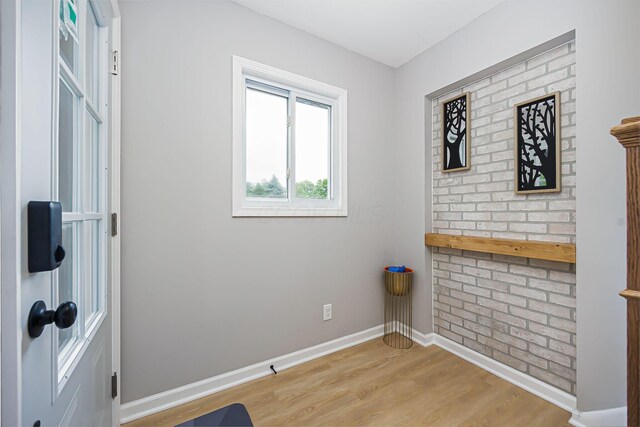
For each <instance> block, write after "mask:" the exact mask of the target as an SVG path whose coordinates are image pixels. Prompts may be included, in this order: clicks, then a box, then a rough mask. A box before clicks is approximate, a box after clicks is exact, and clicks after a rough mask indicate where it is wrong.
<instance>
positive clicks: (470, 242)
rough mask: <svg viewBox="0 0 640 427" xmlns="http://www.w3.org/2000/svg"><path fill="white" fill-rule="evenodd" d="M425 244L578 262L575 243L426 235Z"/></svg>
mask: <svg viewBox="0 0 640 427" xmlns="http://www.w3.org/2000/svg"><path fill="white" fill-rule="evenodd" d="M424 243H425V245H427V246H436V247H440V248H451V249H462V250H465V251H476V252H485V253H490V254H500V255H511V256H517V257H523V258H535V259H544V260H547V261H558V262H568V263H572V264H575V262H576V245H575V244H573V243H554V242H539V241H533V240H512V239H498V238H495V237H471V236H454V235H450V234H438V233H427V234H425V235H424Z"/></svg>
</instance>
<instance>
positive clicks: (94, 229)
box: [87, 220, 102, 317]
mask: <svg viewBox="0 0 640 427" xmlns="http://www.w3.org/2000/svg"><path fill="white" fill-rule="evenodd" d="M87 223H88V226H89V236H90V237H89V238H90V239H91V242H90V248H91V253H90V254H87V255H88V256H89V259H88V260H87V261H88V265H87V268H88V270H89V283H87V285H88V287H87V291H88V293H89V310H87V311H88V317H91V316H92V315H94V314H95V313H97V312H98V311H99V310H100V294H101V289H102V271H101V269H102V266H101V265H100V255H101V253H100V252H101V250H100V249H101V233H100V229H101V224H102V221H100V220H97V221H88V222H87Z"/></svg>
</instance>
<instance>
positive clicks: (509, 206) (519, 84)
mask: <svg viewBox="0 0 640 427" xmlns="http://www.w3.org/2000/svg"><path fill="white" fill-rule="evenodd" d="M555 91H560V92H561V105H560V109H561V138H562V181H561V182H562V192H561V193H551V194H536V195H516V194H514V140H513V139H514V120H513V105H514V104H516V103H519V102H522V101H526V100H528V99H532V98H535V97H538V96H541V95H545V94H548V93H551V92H555ZM463 92H470V93H471V124H470V125H471V165H472V167H471V169H470V170H469V171H463V172H453V173H442V172H441V147H440V144H441V142H440V141H441V123H440V119H441V118H440V102H442V101H443V100H445V99H448V98H450V97H452V96H455V95H456V94H460V93H463ZM575 102H576V94H575V45H574V43H570V44H567V45H564V46H561V47H558V48H556V49H553V50H551V51H549V52H546V53H544V54H542V55H539V56H537V57H535V58H532V59H530V60H528V61H526V62H524V63H521V64H518V65H516V66H514V67H511V68H509V69H506V70H504V71H501V72H499V73H497V74H494V75H493V76H491V77H488V78H486V79H483V80H480V81H478V82H475V83H473V84H471V85H469V86H466V87H464V88H461V89H459V90H457V91H454V92H451V93H448V94H446V95H443V96H442V97H440V98H438V99H434V100H433V129H434V132H433V171H434V172H433V224H432V227H433V231H434V232H436V233H447V234H457V235H467V236H487V237H504V238H511V239H523V240H544V241H553V242H575V221H576V216H575V185H576V180H575V176H576V151H575V122H576V116H575ZM575 283H576V276H575V265H571V264H564V263H556V262H547V261H541V260H533V259H525V258H515V257H508V256H504V255H490V254H483V253H477V252H467V251H459V250H452V249H435V250H434V255H433V287H434V318H435V331H436V332H437V333H438V334H440V335H443V336H445V337H447V338H449V339H451V340H453V341H456V342H458V343H460V344H462V345H464V346H466V347H469V348H471V349H473V350H475V351H478V352H480V353H482V354H485V355H486V356H488V357H491V358H493V359H495V360H498V361H500V362H502V363H505V364H507V365H509V366H511V367H513V368H515V369H518V370H520V371H522V372H525V373H527V374H529V375H531V376H533V377H536V378H538V379H540V380H542V381H544V382H547V383H549V384H552V385H554V386H556V387H558V388H560V389H562V390H565V391H567V392H569V393H572V394H575V393H576V350H575V346H576V324H575V319H576V310H575V306H576V303H575V295H576V285H575Z"/></svg>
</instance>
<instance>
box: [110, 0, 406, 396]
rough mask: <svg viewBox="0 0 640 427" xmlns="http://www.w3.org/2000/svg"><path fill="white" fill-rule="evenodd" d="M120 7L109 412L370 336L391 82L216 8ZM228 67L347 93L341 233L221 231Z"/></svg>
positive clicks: (386, 248) (387, 71) (294, 227)
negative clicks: (117, 275) (246, 65)
mask: <svg viewBox="0 0 640 427" xmlns="http://www.w3.org/2000/svg"><path fill="white" fill-rule="evenodd" d="M120 6H121V10H122V40H123V47H122V55H123V56H122V189H123V190H122V255H123V257H122V381H123V383H122V395H123V396H122V402H123V403H126V402H130V401H132V400H135V399H140V398H143V397H146V396H149V395H151V394H154V393H158V392H162V391H165V390H168V389H171V388H174V387H178V386H180V385H183V384H187V383H191V382H194V381H198V380H202V379H205V378H208V377H211V376H214V375H216V374H220V373H223V372H227V371H230V370H233V369H236V368H240V367H243V366H246V365H249V364H252V363H256V362H259V361H262V360H265V359H268V358H270V357H273V356H278V355H282V354H285V353H288V352H291V351H295V350H298V349H302V348H306V347H309V346H312V345H315V344H319V343H321V342H324V341H328V340H331V339H334V338H337V337H341V336H344V335H348V334H351V333H354V332H358V331H362V330H364V329H367V328H370V327H373V326H377V325H380V324H381V323H382V305H383V300H382V296H383V295H382V279H381V277H382V276H381V269H382V267H383V266H384V265H386V264H388V263H391V262H393V261H394V241H393V238H392V231H393V230H392V226H393V221H392V215H393V205H392V202H393V201H392V200H391V199H390V197H389V195H390V194H392V192H393V182H394V174H393V170H392V166H393V160H392V159H393V150H394V138H393V135H392V132H391V131H392V120H393V84H394V82H393V70H392V69H391V68H389V67H386V66H383V65H381V64H379V63H376V62H374V61H371V60H368V59H366V58H364V57H362V56H360V55H357V54H354V53H353V52H350V51H348V50H345V49H342V48H339V47H337V46H335V45H332V44H330V43H328V42H325V41H322V40H320V39H318V38H316V37H313V36H310V35H309V34H306V33H304V32H301V31H298V30H295V29H293V28H291V27H288V26H286V25H283V24H281V23H279V22H277V21H274V20H272V19H269V18H266V17H264V16H262V15H258V14H256V13H254V12H251V11H249V10H248V9H245V8H243V7H241V6H238V5H235V4H232V3H228V2H221V1H202V2H192V1H157V2H156V1H122V2H121V3H120ZM232 55H239V56H242V57H246V58H249V59H252V60H255V61H259V62H262V63H265V64H268V65H272V66H275V67H278V68H282V69H284V70H287V71H291V72H294V73H298V74H302V75H304V76H306V77H310V78H313V79H317V80H320V81H323V82H326V83H329V84H332V85H336V86H339V87H342V88H344V89H347V90H348V96H349V106H348V108H349V111H348V114H349V130H348V132H349V133H348V141H349V142H348V144H349V158H350V159H351V161H350V162H349V216H348V217H347V218H316V219H310V218H281V219H270V218H262V219H251V218H236V219H234V218H232V217H231V147H232V143H231V105H232V98H231V57H232ZM326 303H332V304H333V320H331V321H328V322H323V321H322V305H323V304H326Z"/></svg>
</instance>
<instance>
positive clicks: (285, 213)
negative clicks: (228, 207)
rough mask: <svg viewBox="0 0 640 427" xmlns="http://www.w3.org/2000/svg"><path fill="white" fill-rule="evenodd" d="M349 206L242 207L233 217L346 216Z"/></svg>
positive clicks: (235, 211)
mask: <svg viewBox="0 0 640 427" xmlns="http://www.w3.org/2000/svg"><path fill="white" fill-rule="evenodd" d="M346 216H347V208H346V207H344V208H319V207H286V208H285V207H241V208H238V209H234V210H233V217H234V218H240V217H276V218H277V217H346Z"/></svg>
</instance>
